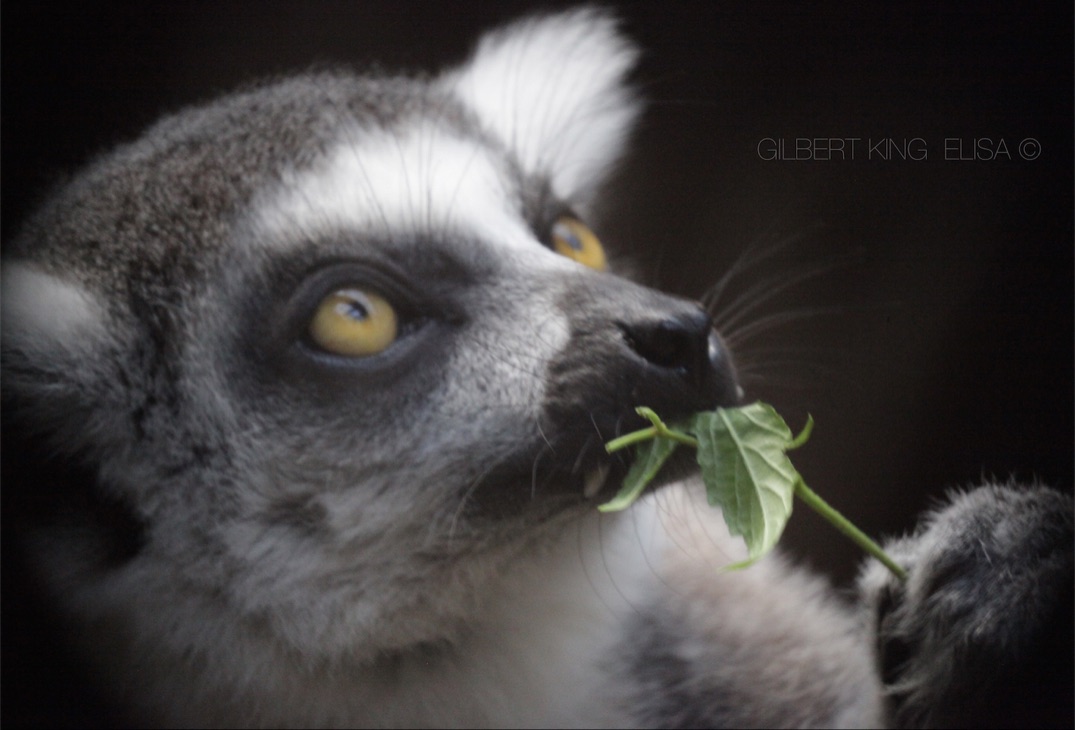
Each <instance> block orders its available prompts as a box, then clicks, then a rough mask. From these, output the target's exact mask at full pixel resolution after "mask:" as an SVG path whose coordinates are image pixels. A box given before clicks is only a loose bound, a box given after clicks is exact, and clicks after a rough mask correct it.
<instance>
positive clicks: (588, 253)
mask: <svg viewBox="0 0 1075 730" xmlns="http://www.w3.org/2000/svg"><path fill="white" fill-rule="evenodd" d="M552 247H553V250H555V251H556V253H558V254H562V255H564V256H567V257H568V258H569V259H571V260H572V261H578V262H579V263H580V264H582V265H583V266H589V267H590V268H591V269H597V270H598V271H604V270H605V269H607V268H608V261H607V260H606V259H605V249H603V248H601V242H600V241H598V240H597V236H596V235H595V234H594V232H593V231H591V230H590V229H589V228H587V227H586V225H585V224H584V223H583V222H582V221H580V220H578V219H577V218H572V217H571V216H566V215H565V216H562V217H561V218H559V219H558V220H557V221H556V223H555V224H553V227H552Z"/></svg>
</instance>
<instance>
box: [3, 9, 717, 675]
mask: <svg viewBox="0 0 1075 730" xmlns="http://www.w3.org/2000/svg"><path fill="white" fill-rule="evenodd" d="M635 55H636V54H635V52H634V50H633V49H632V48H631V47H630V46H629V45H628V44H627V43H626V42H625V41H624V40H623V39H622V38H621V37H620V36H619V35H618V33H617V31H616V28H615V24H614V22H613V21H612V20H610V19H609V18H608V17H606V16H604V15H602V14H601V13H598V12H595V11H592V10H580V11H574V12H572V13H568V14H563V15H559V16H550V17H546V18H535V19H530V20H527V21H523V22H521V23H518V24H516V25H513V26H510V27H509V28H507V29H504V30H501V31H499V32H497V33H494V34H491V35H489V36H487V37H486V38H485V39H484V40H483V41H482V43H481V44H480V46H479V47H478V49H477V51H476V52H475V54H474V55H473V56H472V58H471V59H470V60H469V61H468V62H466V63H465V64H464V65H462V66H461V67H459V68H457V69H453V70H451V71H449V72H447V73H444V74H442V75H440V76H436V77H432V78H415V77H395V78H393V77H389V78H385V77H363V76H354V75H349V74H346V73H318V74H311V75H306V76H299V77H296V78H291V79H287V80H283V81H278V82H274V83H270V84H267V85H263V86H260V87H256V88H253V89H250V90H247V91H243V92H240V93H237V94H234V95H231V96H228V97H226V98H224V99H222V100H220V101H217V102H215V103H212V104H209V105H206V106H202V107H198V108H193V109H189V110H186V111H183V112H181V113H179V114H177V115H175V116H172V117H170V118H167V119H165V120H164V121H162V122H160V123H159V124H157V125H156V126H154V127H153V128H151V129H150V130H149V131H148V132H147V133H146V134H145V135H144V136H143V137H142V138H141V139H139V140H138V141H135V142H134V143H132V144H128V145H126V146H124V147H121V148H120V149H118V150H117V151H115V152H114V153H112V154H110V155H107V156H105V157H103V158H101V159H99V160H98V161H96V162H95V163H94V164H93V165H92V166H91V167H89V169H88V170H87V171H86V172H84V173H83V174H82V175H81V176H79V177H77V178H76V179H75V180H74V181H73V182H71V183H70V184H68V185H67V186H66V187H64V188H63V189H62V190H60V191H59V192H58V193H57V194H56V195H55V196H54V197H53V198H52V199H51V201H50V202H49V203H48V204H47V205H46V206H45V207H44V208H43V210H41V211H40V212H39V214H38V215H37V216H36V217H35V218H34V219H33V220H32V221H30V223H29V225H28V226H27V227H26V228H25V229H24V231H23V233H22V235H21V237H20V238H19V239H18V240H17V241H15V242H14V244H13V246H12V249H13V250H12V252H10V253H11V254H12V255H10V256H9V257H8V259H7V260H6V261H5V264H4V267H3V356H4V371H3V384H4V388H5V397H6V403H7V405H8V407H10V408H11V409H12V410H11V411H9V413H8V414H5V415H9V414H10V413H12V412H14V413H16V414H17V417H18V418H19V419H20V420H18V421H17V423H18V424H20V426H19V427H20V428H23V427H24V428H27V429H30V430H32V431H34V432H36V433H40V434H43V435H44V437H45V438H46V439H47V442H48V443H49V445H50V446H51V448H52V449H53V450H54V453H55V454H57V455H59V456H62V458H64V459H68V460H72V461H77V462H78V463H80V464H82V465H84V466H86V467H88V468H89V471H90V472H91V473H92V475H93V479H92V480H91V481H92V483H90V482H78V483H76V484H73V485H70V486H69V488H66V489H64V490H62V491H63V494H62V495H58V496H62V498H63V499H64V500H67V501H65V502H64V504H65V505H69V504H73V503H74V502H73V501H72V500H73V498H74V496H78V497H79V501H80V503H82V502H85V503H87V504H91V505H98V506H99V505H101V504H108V505H111V506H112V507H115V506H117V505H118V506H119V508H120V509H121V510H122V512H123V514H124V515H125V518H124V520H123V524H124V525H125V526H126V527H125V529H130V528H131V527H132V526H136V527H137V535H136V537H137V539H136V540H134V541H128V542H127V543H126V544H127V545H129V549H128V550H126V551H125V552H124V553H123V554H122V555H119V556H117V555H116V554H115V551H113V550H111V548H110V546H112V545H114V541H112V540H111V537H112V535H111V534H110V530H113V529H114V526H113V525H112V523H111V522H110V521H108V520H103V519H101V518H100V510H99V509H90V508H88V507H87V508H86V509H85V511H84V512H78V511H72V508H69V507H67V506H65V507H63V508H57V510H56V512H55V513H54V514H53V515H52V516H53V517H54V518H55V520H54V522H56V523H60V524H58V525H56V524H54V525H52V526H51V527H49V528H48V529H47V530H45V531H43V532H41V533H40V534H39V540H38V543H39V546H40V548H41V550H42V553H43V554H44V555H45V556H46V557H45V558H44V559H45V562H46V563H48V564H49V566H50V567H49V571H50V573H51V575H52V576H53V580H54V583H55V585H57V586H58V587H59V590H61V591H66V592H69V593H71V594H72V595H75V596H77V598H76V599H75V600H76V601H77V602H78V603H79V604H80V605H79V610H85V611H87V612H89V613H91V614H92V613H94V612H95V611H97V612H100V613H101V614H102V615H105V614H106V613H107V612H108V611H109V610H110V607H111V606H113V605H115V604H118V603H120V602H124V601H126V602H130V603H136V604H140V605H142V607H143V609H145V610H143V611H142V614H140V615H150V614H152V613H153V610H152V606H154V605H159V606H162V607H163V606H165V605H166V604H174V603H184V604H188V606H189V608H190V609H191V610H192V611H201V612H202V613H203V614H207V613H209V612H213V611H215V612H216V613H217V614H219V615H221V616H224V615H226V616H229V617H233V619H234V621H237V622H245V623H247V624H249V625H256V626H258V627H259V628H258V630H261V631H265V632H268V633H270V634H272V635H274V636H276V637H277V638H279V639H280V640H281V642H282V643H283V644H285V645H288V646H292V647H294V648H296V649H298V650H300V651H302V652H305V653H307V654H310V653H312V654H325V655H328V654H331V653H333V652H337V651H345V650H346V651H350V652H354V651H356V649H355V648H354V647H362V649H361V651H368V652H371V653H372V652H381V653H383V652H387V651H391V650H394V649H397V648H400V647H405V646H409V645H414V644H417V643H419V642H423V641H431V640H436V639H438V638H442V637H443V636H444V634H445V632H447V631H449V630H450V629H449V628H446V627H450V626H451V624H452V621H453V618H454V616H455V614H457V613H461V612H463V611H465V610H466V606H467V605H468V602H472V601H477V600H480V599H479V598H478V597H477V595H478V593H479V591H477V590H475V588H476V587H477V586H480V585H481V583H482V582H483V581H485V580H489V579H490V576H493V575H495V574H496V572H497V571H498V570H500V569H501V568H502V566H503V565H504V564H505V561H507V560H510V559H511V557H512V556H513V555H514V554H517V553H518V552H519V551H522V550H531V549H540V543H541V541H542V540H543V539H544V536H546V535H548V534H550V533H552V532H554V531H556V530H558V529H562V528H563V526H564V525H565V524H568V523H570V521H571V520H573V519H576V518H578V516H579V515H581V514H583V513H584V512H585V513H589V512H591V511H592V510H593V509H594V506H595V505H596V504H597V503H599V502H600V501H602V500H604V499H606V498H607V497H608V496H609V495H610V494H611V493H612V492H613V491H614V490H615V489H616V487H617V486H618V485H617V481H618V479H617V477H618V476H620V475H622V473H623V464H622V463H621V462H620V461H619V460H617V459H613V458H612V457H609V456H608V455H607V454H606V453H605V452H604V450H603V444H604V442H605V441H606V440H608V439H609V438H611V437H613V436H615V435H617V434H618V433H622V432H624V431H626V430H629V429H631V428H634V427H636V426H638V425H639V421H638V420H637V417H636V416H635V415H634V408H635V407H636V406H638V405H647V406H650V407H653V408H654V409H656V410H658V411H659V412H661V413H662V414H665V415H667V416H668V417H675V416H676V415H682V414H686V413H688V412H692V411H695V410H698V409H700V408H705V407H712V406H714V405H717V404H727V403H730V402H733V401H734V400H736V391H737V387H736V385H735V380H734V374H733V371H732V366H731V364H730V362H729V359H728V356H727V354H726V352H725V351H724V349H723V345H722V344H721V342H720V339H719V337H718V336H717V335H716V334H715V333H714V331H713V330H712V325H711V323H710V320H709V318H708V317H707V316H706V314H705V312H703V311H702V310H701V309H700V308H699V307H698V306H697V305H695V304H693V303H689V302H686V301H682V300H679V299H675V298H672V297H669V296H666V295H663V294H661V293H658V292H656V291H653V290H651V289H647V288H644V287H641V286H638V285H635V284H632V283H630V282H628V281H626V280H625V279H622V278H619V277H617V276H616V275H615V274H614V273H612V272H611V271H610V270H609V266H608V263H607V261H606V258H605V254H604V252H603V250H602V248H601V244H600V243H599V242H598V239H597V237H596V236H595V234H594V233H593V232H592V230H591V229H590V228H588V227H587V224H586V223H584V221H586V220H588V218H589V216H590V215H591V214H592V213H593V207H594V200H595V195H596V193H597V191H598V188H599V186H600V184H601V182H602V180H603V179H604V177H605V176H606V173H607V172H608V171H609V169H610V166H611V165H612V164H613V163H614V161H615V160H616V159H617V157H618V155H619V153H620V152H621V148H622V147H623V145H624V142H625V139H626V137H627V135H628V131H629V127H630V126H631V123H632V121H633V120H634V118H635V116H636V112H637V109H638V107H637V104H636V102H635V100H634V99H633V97H632V94H631V93H630V91H629V89H628V88H627V87H626V86H625V83H624V76H625V74H626V73H627V72H628V71H629V70H630V67H631V66H632V64H633V62H634V60H635ZM48 486H49V485H44V484H37V485H34V484H27V485H22V486H21V487H20V488H21V489H27V488H29V489H41V490H44V489H46V488H47V487H48ZM90 497H92V498H90ZM83 498H85V499H83ZM79 509H82V508H79ZM162 610H163V609H162ZM228 620H232V619H230V618H229V619H228ZM225 624H226V622H223V620H220V621H218V622H217V624H214V623H213V621H212V620H206V621H205V622H204V626H205V628H204V629H203V630H204V631H205V632H208V633H210V634H211V632H212V631H214V630H219V631H226V630H228V629H227V627H226V626H225ZM212 626H217V628H216V629H214V628H211V627H212ZM164 633H168V632H167V631H165V632H164ZM175 633H176V634H177V635H178V633H179V632H178V630H176V632H175ZM165 640H168V638H167V637H165ZM175 640H176V641H177V642H178V641H180V639H178V638H177V639H175Z"/></svg>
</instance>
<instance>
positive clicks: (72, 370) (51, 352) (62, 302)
mask: <svg viewBox="0 0 1075 730" xmlns="http://www.w3.org/2000/svg"><path fill="white" fill-rule="evenodd" d="M0 273H2V277H0V278H2V281H0V294H2V300H3V301H2V305H0V314H2V324H0V326H2V329H3V339H2V340H0V344H2V346H3V358H4V391H5V393H7V394H15V396H16V397H25V398H26V401H27V402H28V403H33V404H34V405H35V408H34V411H33V412H29V413H25V414H24V416H25V417H26V418H27V419H28V421H29V422H28V423H20V424H19V427H23V426H28V427H30V428H44V429H46V430H54V427H57V425H58V428H59V430H60V431H64V429H66V432H62V433H59V434H58V435H57V438H56V443H55V446H56V448H57V449H58V450H60V451H64V450H68V449H70V450H71V451H72V452H73V451H75V450H78V449H79V448H81V447H82V446H84V445H85V444H83V443H82V441H83V440H85V439H86V435H87V434H89V433H94V432H95V431H103V432H109V431H110V430H112V425H111V424H107V425H103V424H102V423H99V422H98V421H100V419H101V416H100V415H99V414H98V415H97V416H96V418H97V421H94V422H92V423H91V422H89V421H86V420H84V419H88V418H90V417H91V414H95V413H98V411H101V412H104V411H103V410H102V409H99V408H98V407H97V406H98V404H97V403H96V402H95V401H96V400H97V399H98V398H99V397H100V396H101V395H102V393H101V391H102V389H103V388H102V383H109V382H114V380H115V373H114V372H111V371H109V370H108V367H107V365H106V364H105V363H106V362H107V358H104V357H102V351H103V350H104V349H105V348H106V347H108V346H109V345H108V343H109V342H110V340H111V338H110V337H109V335H108V331H107V321H106V317H107V315H106V307H105V306H104V305H103V304H102V303H101V302H99V301H98V300H97V299H96V298H95V297H94V296H93V295H92V294H91V293H90V292H89V291H87V290H86V289H84V288H83V287H81V286H80V285H78V284H76V283H74V282H71V281H67V280H65V279H61V278H59V277H57V276H55V275H53V274H50V273H46V272H44V271H42V270H40V269H38V268H37V267H35V266H33V265H31V264H26V263H20V262H10V261H5V262H4V265H3V270H2V272H0ZM91 404H92V405H91ZM104 410H107V409H104Z"/></svg>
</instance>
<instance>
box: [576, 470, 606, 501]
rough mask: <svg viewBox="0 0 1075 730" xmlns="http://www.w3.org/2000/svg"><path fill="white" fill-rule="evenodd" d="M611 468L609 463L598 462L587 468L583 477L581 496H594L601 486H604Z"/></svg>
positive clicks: (589, 497)
mask: <svg viewBox="0 0 1075 730" xmlns="http://www.w3.org/2000/svg"><path fill="white" fill-rule="evenodd" d="M611 470H612V467H611V466H610V465H609V464H599V465H598V466H595V467H593V468H592V469H589V470H588V471H587V472H586V476H585V477H584V479H583V483H582V496H583V497H585V498H586V499H593V498H594V497H596V496H597V495H598V494H599V493H600V492H601V488H602V487H603V486H605V482H606V481H607V480H608V475H609V472H610V471H611Z"/></svg>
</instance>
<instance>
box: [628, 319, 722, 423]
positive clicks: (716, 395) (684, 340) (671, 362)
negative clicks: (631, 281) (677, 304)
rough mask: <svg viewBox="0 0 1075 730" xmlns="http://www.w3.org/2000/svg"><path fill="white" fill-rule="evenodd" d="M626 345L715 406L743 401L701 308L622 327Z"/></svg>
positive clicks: (715, 333) (716, 338)
mask: <svg viewBox="0 0 1075 730" xmlns="http://www.w3.org/2000/svg"><path fill="white" fill-rule="evenodd" d="M620 328H621V330H622V331H623V336H624V339H625V340H626V342H627V345H628V346H629V347H630V348H631V349H632V350H634V351H635V352H636V353H637V354H638V355H639V356H640V357H642V358H643V359H644V360H646V361H647V362H649V363H650V364H651V365H654V366H656V367H657V368H659V369H661V370H663V371H665V372H666V373H667V374H668V375H671V376H673V377H675V378H677V379H681V380H682V381H685V382H686V383H687V384H689V385H690V386H691V387H693V388H694V389H696V390H697V391H698V392H699V393H700V394H701V395H702V396H703V398H704V399H706V400H709V401H712V402H713V404H714V405H722V406H727V405H734V404H735V403H737V402H738V401H739V399H740V393H741V392H740V390H739V388H738V385H737V384H736V377H735V369H734V367H733V366H732V362H731V358H730V357H729V354H728V350H727V348H726V347H725V345H724V342H723V341H722V340H721V338H720V335H719V334H717V331H716V330H715V329H714V328H713V322H712V320H711V319H710V318H709V315H708V314H706V312H705V311H704V310H702V309H701V308H693V309H687V310H685V311H681V312H677V313H676V314H674V315H668V316H665V317H662V318H657V319H653V320H643V321H635V322H630V323H621V325H620Z"/></svg>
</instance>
